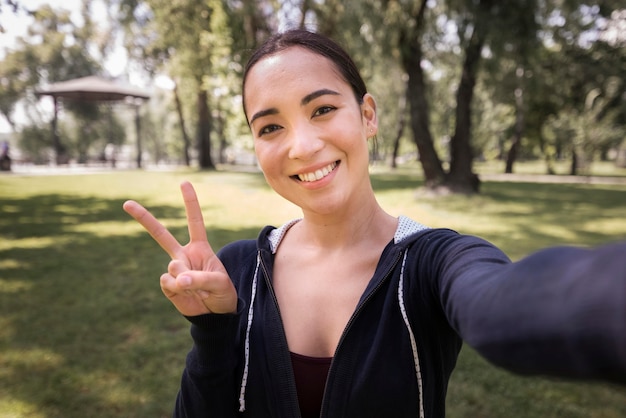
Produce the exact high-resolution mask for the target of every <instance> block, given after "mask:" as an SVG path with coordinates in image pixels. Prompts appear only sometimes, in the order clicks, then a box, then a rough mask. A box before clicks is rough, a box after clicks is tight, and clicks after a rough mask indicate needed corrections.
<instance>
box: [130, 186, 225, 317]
mask: <svg viewBox="0 0 626 418" xmlns="http://www.w3.org/2000/svg"><path fill="white" fill-rule="evenodd" d="M180 189H181V192H182V195H183V200H184V201H185V211H186V213H187V224H188V230H189V243H188V244H187V245H184V246H182V245H180V244H179V243H178V241H177V240H176V238H174V236H173V235H172V234H171V233H170V232H169V231H168V230H167V228H165V226H163V224H161V223H160V222H159V221H158V220H157V219H156V218H155V217H154V216H153V215H152V214H151V213H150V212H149V211H148V210H147V209H146V208H144V207H143V206H141V205H140V204H139V203H137V202H135V201H132V200H129V201H127V202H125V203H124V206H123V208H124V210H125V211H126V212H127V213H128V214H129V215H130V216H132V217H133V218H135V220H136V221H137V222H139V223H140V224H141V226H143V227H144V228H145V229H146V231H148V233H149V234H150V235H151V236H152V238H154V240H155V241H156V242H157V243H158V244H159V245H160V246H161V248H163V249H164V250H165V252H167V253H168V254H169V256H170V257H171V258H172V261H170V263H169V265H168V268H167V273H164V274H163V275H162V276H161V290H162V291H163V293H164V294H165V296H167V298H168V299H169V300H170V301H171V302H172V303H173V304H174V306H175V307H176V309H178V311H179V312H180V313H182V314H183V315H186V316H196V315H201V314H205V313H234V312H236V310H237V291H236V290H235V287H234V286H233V283H232V281H231V280H230V277H229V276H228V273H227V272H226V269H225V268H224V265H223V264H222V262H221V261H220V260H219V258H217V256H216V255H215V252H213V249H212V248H211V245H210V244H209V241H208V239H207V236H206V229H205V226H204V220H203V218H202V211H201V210H200V204H199V203H198V197H197V196H196V192H195V190H194V188H193V186H192V185H191V183H189V182H184V183H182V184H181V186H180Z"/></svg>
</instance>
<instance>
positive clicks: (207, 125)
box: [197, 89, 215, 170]
mask: <svg viewBox="0 0 626 418" xmlns="http://www.w3.org/2000/svg"><path fill="white" fill-rule="evenodd" d="M197 135H198V159H199V163H200V168H202V169H204V170H215V165H214V164H213V159H212V158H211V112H210V111H209V102H208V94H207V92H206V90H204V89H200V91H199V92H198V133H197Z"/></svg>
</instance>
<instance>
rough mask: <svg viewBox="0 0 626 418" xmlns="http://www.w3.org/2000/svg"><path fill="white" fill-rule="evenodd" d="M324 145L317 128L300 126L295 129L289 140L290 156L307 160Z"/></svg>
mask: <svg viewBox="0 0 626 418" xmlns="http://www.w3.org/2000/svg"><path fill="white" fill-rule="evenodd" d="M323 147H324V141H322V140H321V139H320V138H319V137H318V135H317V133H316V132H315V130H313V129H310V128H309V129H307V128H306V127H299V128H296V129H293V130H292V132H291V135H290V140H289V158H291V159H294V160H295V159H298V160H307V159H310V158H311V157H312V156H314V155H315V154H316V153H317V152H318V151H319V150H321V149H322V148H323Z"/></svg>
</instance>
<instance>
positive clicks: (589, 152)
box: [0, 0, 626, 193]
mask: <svg viewBox="0 0 626 418" xmlns="http://www.w3.org/2000/svg"><path fill="white" fill-rule="evenodd" d="M92 1H93V0H92ZM92 1H87V2H85V6H84V9H83V12H82V15H83V23H82V25H77V24H75V23H74V22H72V21H71V20H70V19H69V17H68V14H67V12H64V11H62V10H55V9H52V8H50V7H49V6H44V7H42V8H40V9H38V10H34V11H29V13H31V15H32V16H33V24H32V25H31V27H30V28H29V36H28V37H27V38H25V39H20V40H18V41H17V43H16V45H15V48H14V49H12V50H10V51H7V52H5V54H4V57H3V58H2V61H1V62H0V81H1V83H0V112H1V113H2V115H3V116H4V117H5V118H6V119H7V120H8V121H9V123H11V124H12V126H14V128H15V130H20V129H22V130H24V131H26V130H25V129H24V127H21V128H20V127H18V126H17V125H16V123H15V121H14V110H15V106H16V105H17V103H20V102H22V103H23V102H24V101H26V102H28V101H29V100H31V101H32V98H30V99H29V93H28V92H29V91H31V90H32V89H33V88H35V87H36V86H38V85H40V84H41V83H46V82H50V81H61V80H65V79H68V78H69V77H75V76H82V75H88V74H90V73H94V72H101V71H103V68H102V62H103V60H102V58H103V57H105V56H106V54H108V53H110V51H112V50H113V45H114V44H115V42H116V39H120V38H122V39H123V48H124V49H125V50H126V51H127V53H128V56H129V57H130V60H131V62H132V63H134V64H135V66H134V67H133V68H135V69H136V71H141V72H142V73H143V74H144V75H145V77H146V78H148V79H154V78H156V77H157V76H161V77H162V76H166V77H168V78H170V79H171V80H173V82H174V83H173V85H174V86H175V87H174V88H172V89H170V90H165V91H163V93H162V94H161V95H160V96H159V97H160V99H159V100H160V101H161V102H160V103H162V106H157V108H155V107H152V108H151V110H150V112H149V114H147V115H146V122H147V123H148V125H150V127H149V128H148V129H150V130H151V131H152V132H155V133H157V135H159V137H160V138H159V139H158V140H157V139H155V140H153V141H152V144H151V145H150V147H152V148H154V149H152V152H151V155H153V156H155V159H156V158H157V156H158V159H164V160H168V161H178V162H181V163H184V164H191V163H192V161H195V162H197V164H198V166H199V167H201V168H204V169H213V168H215V166H216V165H215V161H218V162H219V163H224V162H227V161H229V159H231V160H232V157H230V155H231V151H232V150H238V151H242V150H246V149H248V150H249V149H250V148H251V142H250V138H249V134H248V131H247V126H246V123H245V120H243V118H242V112H241V109H240V107H241V92H240V84H241V83H240V78H241V73H242V68H243V65H244V63H245V61H246V59H247V57H248V56H249V54H250V52H251V50H252V49H254V47H255V46H256V45H258V44H259V43H260V42H262V41H263V40H264V39H265V38H266V37H267V36H269V35H270V34H272V33H274V32H277V31H279V30H283V29H285V28H289V27H307V28H309V29H311V30H316V31H319V32H322V33H325V34H327V35H329V36H332V37H333V38H335V39H336V40H338V41H339V42H340V43H341V44H342V45H344V47H345V48H346V49H347V50H348V51H349V52H350V53H351V54H352V55H353V57H354V58H355V61H356V62H357V63H358V64H359V66H360V68H361V70H362V73H363V76H364V78H365V80H366V82H367V83H368V85H369V86H370V90H371V91H372V93H373V94H374V96H375V97H376V98H377V101H378V103H379V109H380V113H381V128H382V129H381V134H380V135H379V147H378V150H377V153H376V155H374V156H373V158H374V159H376V160H384V161H387V162H388V163H389V164H392V165H393V164H396V163H397V161H399V160H400V159H401V158H402V159H403V160H405V159H406V156H408V155H414V156H416V157H414V158H417V159H418V160H419V162H420V167H421V172H416V178H417V177H419V176H423V178H424V180H425V184H426V185H427V186H428V187H430V188H433V189H437V190H446V191H452V192H462V193H474V192H477V191H478V190H479V184H480V180H479V177H478V176H477V175H476V173H475V172H474V168H473V162H474V161H475V160H476V158H497V159H501V160H502V161H503V163H505V164H504V166H505V170H506V171H507V172H513V171H514V166H515V162H516V161H517V160H518V159H519V158H542V159H545V160H546V161H547V163H546V171H547V172H551V171H553V170H552V167H551V164H550V162H551V161H554V160H555V159H564V158H568V159H570V160H571V162H572V173H577V172H579V171H580V170H584V167H585V166H586V165H588V164H589V163H590V162H591V161H593V160H594V159H599V158H609V157H610V156H611V155H612V153H614V152H615V151H616V150H619V149H620V147H624V146H626V145H625V144H624V143H623V142H624V124H625V123H626V100H625V99H626V98H625V97H624V94H623V92H624V91H625V90H626V89H625V88H624V87H625V86H624V77H623V74H625V73H626V71H625V70H626V68H625V67H626V60H625V53H624V51H625V50H626V48H624V46H626V36H625V35H624V31H623V30H622V29H623V27H624V25H625V22H626V9H623V8H620V7H621V6H620V4H619V2H617V1H601V0H590V1H583V2H580V1H573V0H564V1H563V0H561V1H539V0H514V1H511V2H507V3H506V4H503V3H501V2H497V1H493V0H475V1H472V2H466V1H459V0H446V1H442V2H433V1H420V0H345V1H338V0H325V1H311V0H298V1H291V0H290V1H286V0H282V1H281V0H278V1H275V0H261V1H258V0H257V1H253V0H238V1H226V0H192V1H182V0H174V1H171V0H170V1H163V0H106V1H105V4H106V8H107V10H108V16H110V20H109V21H108V22H109V23H108V26H107V27H108V31H103V30H102V28H101V27H99V26H98V22H96V21H95V20H94V19H93V17H92V15H90V13H89V7H90V4H91V2H92ZM10 5H11V3H6V0H5V4H4V6H3V8H5V9H7V8H8V9H9V12H12V8H11V7H10ZM620 28H621V29H620ZM137 69H140V70H137ZM68 110H69V108H68ZM72 112H73V114H74V115H75V118H76V120H77V121H78V122H79V123H78V125H82V126H85V123H84V122H80V121H92V122H93V121H96V120H98V119H102V118H101V115H99V114H98V113H97V111H96V110H93V109H92V110H90V109H88V108H87V107H82V106H81V107H80V108H76V109H72ZM32 122H33V124H34V125H37V124H38V123H37V122H41V121H36V120H35V118H33V121H32ZM38 126H42V125H40V124H39V125H38ZM192 138H194V139H195V140H194V139H192ZM192 142H193V145H192ZM157 148H158V152H157V150H156V149H157ZM73 152H74V153H75V152H76V149H74V150H73ZM79 153H80V152H79Z"/></svg>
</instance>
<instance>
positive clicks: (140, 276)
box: [0, 170, 626, 418]
mask: <svg viewBox="0 0 626 418" xmlns="http://www.w3.org/2000/svg"><path fill="white" fill-rule="evenodd" d="M376 171H377V172H376V174H374V175H373V180H374V186H375V189H376V191H377V195H378V197H379V200H380V201H381V203H382V205H383V206H384V207H385V208H387V209H388V210H389V211H390V212H391V213H392V214H395V215H399V214H404V215H407V216H409V217H412V218H414V219H416V220H418V221H420V222H422V223H425V224H428V225H430V226H433V227H439V226H442V227H451V228H453V229H457V230H459V231H461V232H465V233H470V234H476V235H480V236H482V237H484V238H486V239H488V240H490V241H492V242H493V243H495V244H496V245H498V246H500V247H501V248H502V249H504V250H505V251H506V252H507V253H508V254H509V255H510V256H511V257H512V258H513V259H517V258H519V257H522V256H524V255H526V254H528V253H530V252H532V251H534V250H536V249H538V248H541V247H544V246H548V245H556V244H563V243H570V244H580V245H596V244H601V243H604V242H608V241H614V240H618V239H624V238H626V218H625V217H624V213H625V212H624V208H626V185H621V186H618V185H611V186H609V185H596V186H592V185H585V184H580V185H578V184H561V185H559V184H530V183H498V182H487V183H484V184H483V189H482V190H483V193H482V194H481V195H478V196H473V197H464V196H449V197H445V198H438V199H435V198H427V197H418V196H417V195H416V193H415V189H416V186H418V183H416V182H415V181H414V180H412V179H411V175H410V174H407V173H406V172H403V171H399V172H395V173H388V172H384V170H376ZM378 171H381V172H378ZM182 180H191V181H192V182H193V183H194V184H195V185H196V189H197V191H198V194H199V198H200V202H201V204H202V206H203V211H204V215H205V220H206V223H207V229H208V233H209V239H210V241H211V243H212V245H213V246H214V248H215V249H216V250H217V249H218V248H220V247H221V246H223V245H224V244H225V243H227V242H230V241H233V240H236V239H240V238H251V237H256V235H257V233H258V232H259V230H260V229H261V228H262V226H264V225H266V224H274V225H279V224H282V223H283V222H285V221H287V220H289V219H291V218H294V217H297V216H299V212H298V210H297V209H296V208H295V207H293V206H292V205H291V204H289V203H287V202H285V201H283V200H282V199H281V198H280V197H278V196H276V195H275V194H274V193H273V192H272V191H271V190H270V189H269V188H268V187H267V186H266V184H265V182H264V179H263V177H262V176H261V175H260V174H255V173H234V172H214V173H202V172H197V171H184V170H181V171H176V172H144V171H119V172H107V173H98V174H85V175H63V176H61V175H56V176H20V175H11V174H9V175H3V176H0V418H9V417H11V418H17V417H19V418H25V417H29V418H43V417H46V418H56V417H59V418H60V417H63V418H85V417H98V418H112V417H118V418H121V417H124V418H129V417H151V418H159V417H168V416H170V414H171V410H172V405H173V401H174V397H175V395H176V392H177V389H178V383H179V378H180V373H181V371H182V368H183V366H184V360H185V355H186V353H187V351H188V350H189V348H190V345H191V339H190V337H189V335H188V323H187V321H186V320H185V319H184V318H182V317H181V316H180V315H179V314H178V313H177V312H176V311H175V310H174V308H173V307H172V306H171V305H170V303H169V302H168V301H167V300H166V299H165V297H163V296H162V294H161V292H160V289H159V285H158V278H159V276H160V275H161V273H162V272H163V271H164V269H165V268H166V265H167V262H168V257H167V255H166V254H165V253H163V252H162V251H161V250H160V248H158V246H157V245H156V244H155V243H154V242H153V241H152V240H151V238H150V237H149V236H148V235H147V234H146V233H145V232H144V231H143V230H142V229H141V227H140V226H138V225H137V224H136V223H135V222H134V221H132V219H131V218H130V217H129V216H128V215H126V213H124V212H123V211H122V209H121V205H122V203H123V201H124V200H126V199H129V198H132V199H135V200H138V201H139V202H141V203H143V204H144V205H145V206H147V207H149V208H150V209H151V210H152V211H153V213H154V214H155V215H156V216H157V217H158V218H159V219H161V220H162V221H164V223H166V224H167V225H168V227H170V228H171V230H172V231H173V232H174V233H175V235H177V236H178V237H179V239H180V240H181V241H185V242H186V223H185V216H184V208H183V205H182V201H181V199H180V193H179V191H178V184H179V183H180V182H181V181H182ZM448 411H449V413H448V416H449V417H473V418H474V417H482V418H494V417H528V418H530V417H533V418H535V417H568V418H569V417H580V418H583V417H585V418H589V417H594V418H600V417H605V418H613V417H614V418H618V417H622V418H623V417H625V416H626V387H616V386H610V385H604V384H590V383H571V382H561V381H554V380H551V379H543V378H525V377H518V376H513V375H511V374H509V373H507V372H504V371H502V370H499V369H496V368H495V367H493V366H491V365H489V364H487V363H486V362H485V361H484V360H483V359H482V358H480V357H479V356H477V355H476V354H475V353H474V352H473V351H472V350H471V349H469V348H467V347H466V348H464V349H463V351H462V353H461V358H460V360H459V365H458V368H457V370H456V371H455V374H454V375H453V379H452V382H451V385H450V391H449V396H448Z"/></svg>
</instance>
